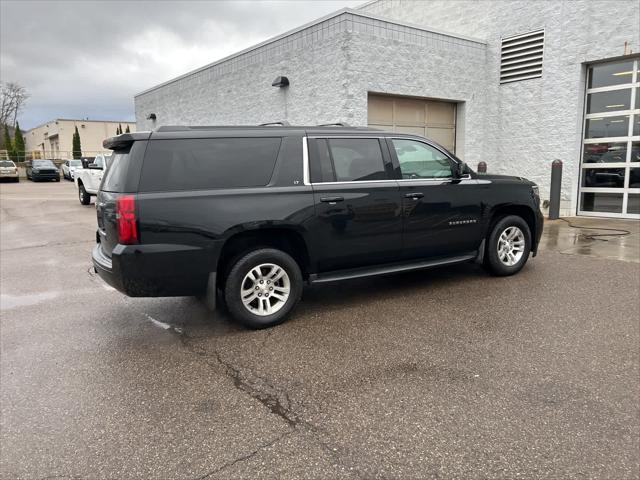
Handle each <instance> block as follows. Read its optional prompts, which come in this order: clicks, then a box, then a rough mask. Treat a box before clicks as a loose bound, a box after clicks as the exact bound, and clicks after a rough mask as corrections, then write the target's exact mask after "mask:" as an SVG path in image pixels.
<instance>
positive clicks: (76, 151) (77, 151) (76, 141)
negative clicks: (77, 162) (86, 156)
mask: <svg viewBox="0 0 640 480" xmlns="http://www.w3.org/2000/svg"><path fill="white" fill-rule="evenodd" d="M71 148H72V149H73V158H82V146H81V145H80V132H78V126H77V125H76V131H75V132H74V134H73V141H72V147H71Z"/></svg>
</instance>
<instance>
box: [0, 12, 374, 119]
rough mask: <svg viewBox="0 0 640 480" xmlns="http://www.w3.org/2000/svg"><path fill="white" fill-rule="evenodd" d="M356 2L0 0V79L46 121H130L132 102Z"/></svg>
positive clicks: (29, 113) (27, 115)
mask: <svg viewBox="0 0 640 480" xmlns="http://www.w3.org/2000/svg"><path fill="white" fill-rule="evenodd" d="M362 3H364V2H363V0H278V1H275V0H273V1H267V0H263V1H258V0H254V1H252V0H246V1H245V0H235V1H222V0H220V1H213V0H211V1H132V0H128V1H116V0H114V1H100V2H96V1H79V0H78V1H54V0H48V1H46V0H45V1H33V0H22V1H11V0H0V57H1V58H0V79H1V80H2V81H3V82H17V83H19V84H21V85H22V86H24V87H25V88H26V89H27V91H28V92H29V94H30V95H31V97H30V98H29V100H28V103H27V106H26V108H25V110H24V112H23V113H22V114H21V115H20V117H19V118H18V121H19V122H20V126H21V127H22V128H23V129H29V128H32V127H35V126H37V125H39V124H40V123H43V122H46V121H49V120H51V119H54V118H86V117H89V118H91V119H98V120H100V119H105V120H134V109H133V95H134V94H136V93H138V92H141V91H142V90H145V89H147V88H149V87H152V86H153V85H156V84H158V83H161V82H163V81H165V80H169V79H171V78H173V77H176V76H178V75H181V74H183V73H186V72H187V71H189V70H193V69H195V68H198V67H201V66H203V65H206V64H208V63H211V62H213V61H215V60H218V59H220V58H223V57H225V56H227V55H230V54H232V53H234V52H237V51H238V50H242V49H243V48H246V47H249V46H251V45H254V44H256V43H259V42H261V41H263V40H266V39H267V38H269V37H272V36H275V35H279V34H280V33H284V32H285V31H287V30H290V29H292V28H296V27H298V26H300V25H303V24H304V23H307V22H309V21H312V20H314V19H315V18H318V17H321V16H323V15H326V14H328V13H331V12H333V11H335V10H339V9H340V8H343V7H351V8H353V7H355V6H357V5H360V4H362Z"/></svg>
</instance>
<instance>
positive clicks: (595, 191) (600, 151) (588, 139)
mask: <svg viewBox="0 0 640 480" xmlns="http://www.w3.org/2000/svg"><path fill="white" fill-rule="evenodd" d="M639 63H640V62H639V61H638V58H635V59H631V60H623V61H616V62H610V63H598V64H594V65H590V66H589V68H588V72H587V94H586V99H585V107H586V108H585V120H584V141H583V151H582V162H581V168H580V189H579V192H580V194H579V199H578V202H579V203H578V214H580V215H593V216H604V217H623V218H640V91H639V90H640V89H639V87H638V85H639V83H638V82H639V80H640V73H639V72H638V68H639Z"/></svg>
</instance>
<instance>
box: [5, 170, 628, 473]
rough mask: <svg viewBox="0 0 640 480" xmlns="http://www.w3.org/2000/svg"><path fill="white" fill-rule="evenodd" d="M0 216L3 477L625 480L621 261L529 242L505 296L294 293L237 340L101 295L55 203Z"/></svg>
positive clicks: (363, 284) (47, 193) (157, 307)
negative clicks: (293, 305)
mask: <svg viewBox="0 0 640 480" xmlns="http://www.w3.org/2000/svg"><path fill="white" fill-rule="evenodd" d="M0 207H1V215H0V281H1V292H0V293H1V298H0V313H1V321H0V336H1V343H0V347H1V350H0V401H1V402H2V404H1V418H0V475H1V477H2V478H7V479H14V478H25V479H42V478H56V479H67V478H68V479H128V478H144V479H169V478H180V479H204V478H210V479H214V478H224V479H227V478H247V479H256V478H279V479H287V478H291V479H299V478H312V479H316V478H317V479H323V478H331V479H341V478H354V479H365V478H366V479H369V478H439V479H442V478H614V479H635V478H638V477H639V476H640V407H639V399H640V368H639V366H640V355H639V349H640V347H639V346H640V321H639V319H640V300H639V293H638V292H640V267H639V265H638V263H635V262H634V261H621V260H613V259H611V258H603V257H601V256H598V255H594V254H593V251H594V249H589V248H587V249H586V250H588V251H589V254H585V255H581V254H580V251H579V250H576V249H574V250H572V251H570V252H565V253H561V252H562V251H563V249H562V248H554V242H553V241H552V239H551V240H550V239H549V238H548V237H545V242H544V244H543V245H544V249H543V251H541V253H540V254H539V255H538V257H536V258H535V259H532V260H531V261H530V262H529V263H528V264H527V266H526V267H525V268H524V270H523V271H522V272H521V273H520V274H518V275H516V276H514V277H509V278H494V277H491V276H488V275H487V274H486V273H485V272H484V271H483V270H482V269H481V268H480V267H478V266H476V265H460V266H456V267H449V268H446V269H440V270H431V271H426V272H415V273H411V274H403V275H393V276H388V277H380V278H374V279H368V280H358V281H351V282H347V283H341V284H332V285H324V286H321V287H314V288H307V289H305V292H304V296H303V301H302V302H301V303H300V305H299V307H298V308H297V310H296V311H295V312H294V314H293V315H292V317H291V319H290V320H289V321H288V322H286V323H284V324H283V325H280V326H278V327H276V328H272V329H269V330H263V331H250V330H246V329H243V328H242V327H239V326H237V325H236V324H234V323H232V322H230V320H229V319H228V317H227V315H226V314H225V313H224V312H217V313H216V314H211V313H209V312H208V311H207V310H206V309H205V308H204V307H203V305H202V304H201V303H200V302H198V301H197V300H195V299H193V298H159V299H131V298H127V297H125V296H123V295H122V294H120V293H118V292H117V291H115V290H113V289H112V288H110V287H108V286H107V285H105V284H104V283H103V282H102V281H101V280H100V279H99V278H97V277H96V276H95V275H93V274H92V272H91V268H90V251H91V248H92V247H93V244H94V238H95V228H96V226H95V208H94V206H93V204H92V205H91V206H87V207H83V206H81V205H80V204H79V202H78V200H77V198H76V192H75V190H74V188H73V184H71V183H69V182H64V181H63V182H61V183H60V184H56V183H38V184H33V183H30V182H21V183H20V184H2V185H0ZM581 241H582V242H583V243H585V244H587V245H588V244H589V242H597V241H598V240H588V239H584V238H583V239H582V240H581ZM556 244H557V242H556ZM563 245H564V244H563ZM565 246H566V245H565ZM598 249H603V247H602V246H601V245H600V244H599V246H598V248H597V249H595V250H596V253H597V250H598ZM586 250H585V251H586ZM605 250H606V249H605Z"/></svg>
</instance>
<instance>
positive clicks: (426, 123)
mask: <svg viewBox="0 0 640 480" xmlns="http://www.w3.org/2000/svg"><path fill="white" fill-rule="evenodd" d="M368 113H369V121H368V123H369V126H370V127H374V128H383V129H385V130H392V131H394V132H401V133H414V134H417V135H422V136H423V137H427V138H430V139H431V140H434V141H436V142H438V143H439V144H440V145H442V146H443V147H445V148H447V149H448V150H450V151H452V152H455V147H456V104H455V103H452V102H441V101H436V100H423V99H418V98H407V97H392V96H387V95H374V94H370V95H369V111H368Z"/></svg>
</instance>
